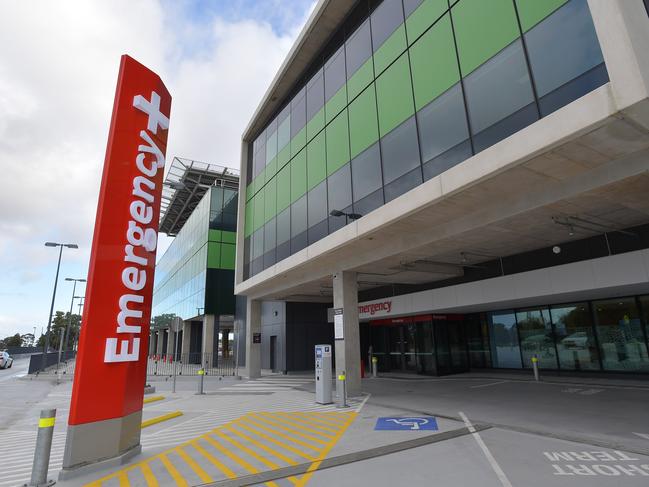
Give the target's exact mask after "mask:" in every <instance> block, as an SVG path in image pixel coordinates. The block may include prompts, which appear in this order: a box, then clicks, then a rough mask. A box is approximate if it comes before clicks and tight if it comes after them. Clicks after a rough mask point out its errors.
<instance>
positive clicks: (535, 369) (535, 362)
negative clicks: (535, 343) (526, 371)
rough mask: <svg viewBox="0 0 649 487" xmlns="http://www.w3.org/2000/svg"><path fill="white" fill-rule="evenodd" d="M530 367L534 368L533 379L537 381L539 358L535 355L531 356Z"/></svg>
mask: <svg viewBox="0 0 649 487" xmlns="http://www.w3.org/2000/svg"><path fill="white" fill-rule="evenodd" d="M532 369H533V370H534V380H535V381H536V382H538V381H539V359H538V357H537V356H536V355H534V356H533V357H532Z"/></svg>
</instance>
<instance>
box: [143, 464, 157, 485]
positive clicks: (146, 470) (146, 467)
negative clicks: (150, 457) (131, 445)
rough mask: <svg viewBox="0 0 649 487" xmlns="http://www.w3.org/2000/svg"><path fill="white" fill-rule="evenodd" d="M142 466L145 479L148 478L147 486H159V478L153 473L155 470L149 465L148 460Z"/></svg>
mask: <svg viewBox="0 0 649 487" xmlns="http://www.w3.org/2000/svg"><path fill="white" fill-rule="evenodd" d="M140 468H141V469H142V475H144V480H146V484H147V486H148V487H158V479H156V478H155V475H153V472H152V471H151V467H150V466H149V464H148V462H147V463H143V464H142V466H141V467H140Z"/></svg>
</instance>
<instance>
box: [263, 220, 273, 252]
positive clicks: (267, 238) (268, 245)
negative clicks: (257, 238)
mask: <svg viewBox="0 0 649 487" xmlns="http://www.w3.org/2000/svg"><path fill="white" fill-rule="evenodd" d="M275 245H276V242H275V218H273V219H272V220H271V221H269V222H268V223H266V225H264V252H268V251H270V250H272V249H274V248H275Z"/></svg>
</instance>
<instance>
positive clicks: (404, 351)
mask: <svg viewBox="0 0 649 487" xmlns="http://www.w3.org/2000/svg"><path fill="white" fill-rule="evenodd" d="M463 319H464V317H463V316H462V315H422V316H410V317H405V318H396V319H393V320H379V321H373V322H371V323H370V326H369V343H370V346H371V347H372V354H373V355H374V356H375V357H377V358H378V367H379V370H380V371H382V372H388V371H389V372H411V373H419V374H429V375H447V374H454V373H459V372H466V371H468V370H469V350H468V347H467V339H466V332H465V327H464V325H463Z"/></svg>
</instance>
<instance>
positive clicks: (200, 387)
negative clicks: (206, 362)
mask: <svg viewBox="0 0 649 487" xmlns="http://www.w3.org/2000/svg"><path fill="white" fill-rule="evenodd" d="M204 377H205V369H204V368H202V367H201V368H200V369H198V392H197V393H196V394H198V395H203V394H205V393H204V392H203V378H204Z"/></svg>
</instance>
